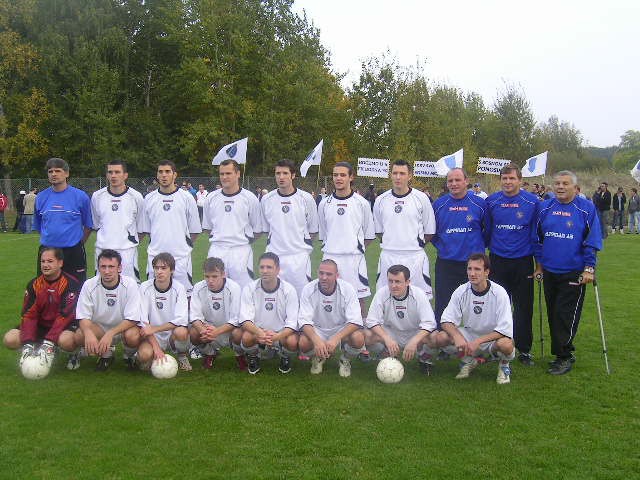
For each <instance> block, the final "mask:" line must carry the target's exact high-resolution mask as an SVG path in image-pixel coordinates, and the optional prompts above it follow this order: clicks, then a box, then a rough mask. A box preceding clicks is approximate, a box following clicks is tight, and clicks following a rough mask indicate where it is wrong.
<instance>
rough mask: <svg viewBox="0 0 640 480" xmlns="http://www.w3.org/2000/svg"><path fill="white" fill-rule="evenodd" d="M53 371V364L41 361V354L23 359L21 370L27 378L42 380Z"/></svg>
mask: <svg viewBox="0 0 640 480" xmlns="http://www.w3.org/2000/svg"><path fill="white" fill-rule="evenodd" d="M50 371H51V365H50V364H49V363H47V362H43V361H40V356H39V355H29V356H27V357H25V358H24V360H22V362H21V364H20V372H22V376H23V377H24V378H26V379H27V380H41V379H43V378H44V377H46V376H47V375H49V372H50Z"/></svg>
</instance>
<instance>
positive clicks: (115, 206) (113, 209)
mask: <svg viewBox="0 0 640 480" xmlns="http://www.w3.org/2000/svg"><path fill="white" fill-rule="evenodd" d="M118 208H119V206H118V204H117V203H112V204H111V210H112V211H114V212H117V211H118Z"/></svg>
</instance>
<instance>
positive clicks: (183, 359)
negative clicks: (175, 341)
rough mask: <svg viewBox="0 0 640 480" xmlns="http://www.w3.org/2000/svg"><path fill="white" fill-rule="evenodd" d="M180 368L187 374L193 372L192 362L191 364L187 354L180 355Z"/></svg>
mask: <svg viewBox="0 0 640 480" xmlns="http://www.w3.org/2000/svg"><path fill="white" fill-rule="evenodd" d="M178 368H179V369H180V370H182V371H185V372H190V371H191V370H193V367H192V366H191V362H189V358H188V357H187V355H186V354H185V353H181V354H180V355H178Z"/></svg>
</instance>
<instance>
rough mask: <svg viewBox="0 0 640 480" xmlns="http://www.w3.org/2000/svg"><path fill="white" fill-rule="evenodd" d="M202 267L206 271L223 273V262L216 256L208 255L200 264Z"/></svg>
mask: <svg viewBox="0 0 640 480" xmlns="http://www.w3.org/2000/svg"><path fill="white" fill-rule="evenodd" d="M202 269H203V270H204V271H205V273H206V272H220V273H224V262H223V261H222V260H221V259H219V258H217V257H209V258H207V259H206V260H205V261H204V263H203V264H202Z"/></svg>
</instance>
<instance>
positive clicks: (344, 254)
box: [318, 162, 376, 318]
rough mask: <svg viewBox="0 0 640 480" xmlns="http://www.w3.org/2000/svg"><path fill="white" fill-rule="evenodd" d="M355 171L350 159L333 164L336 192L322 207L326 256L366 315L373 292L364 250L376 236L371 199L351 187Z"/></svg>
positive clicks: (321, 233) (321, 214)
mask: <svg viewBox="0 0 640 480" xmlns="http://www.w3.org/2000/svg"><path fill="white" fill-rule="evenodd" d="M353 179H354V174H353V167H352V166H351V164H349V163H348V162H338V163H336V165H335V166H334V167H333V185H334V187H335V190H334V192H333V194H331V195H330V196H328V197H325V198H324V199H322V201H321V202H320V205H319V207H318V220H319V222H318V223H319V227H320V235H319V236H320V240H321V241H322V251H323V253H324V255H323V259H325V260H326V259H331V260H333V261H334V262H336V264H337V265H338V271H339V272H340V278H341V279H342V280H345V281H347V282H349V283H350V284H351V286H352V287H353V288H355V290H356V292H357V295H358V299H359V300H360V311H361V312H362V317H363V318H364V317H365V316H366V303H365V298H366V297H368V296H369V295H371V290H370V289H369V275H368V273H367V261H366V259H365V258H364V250H365V247H366V246H367V245H369V243H371V241H372V240H374V239H375V238H376V236H375V232H374V228H373V215H372V214H371V208H370V207H369V202H367V201H366V200H365V199H364V198H363V197H361V196H360V195H358V194H356V193H355V192H354V191H353V190H352V189H351V182H353Z"/></svg>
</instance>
